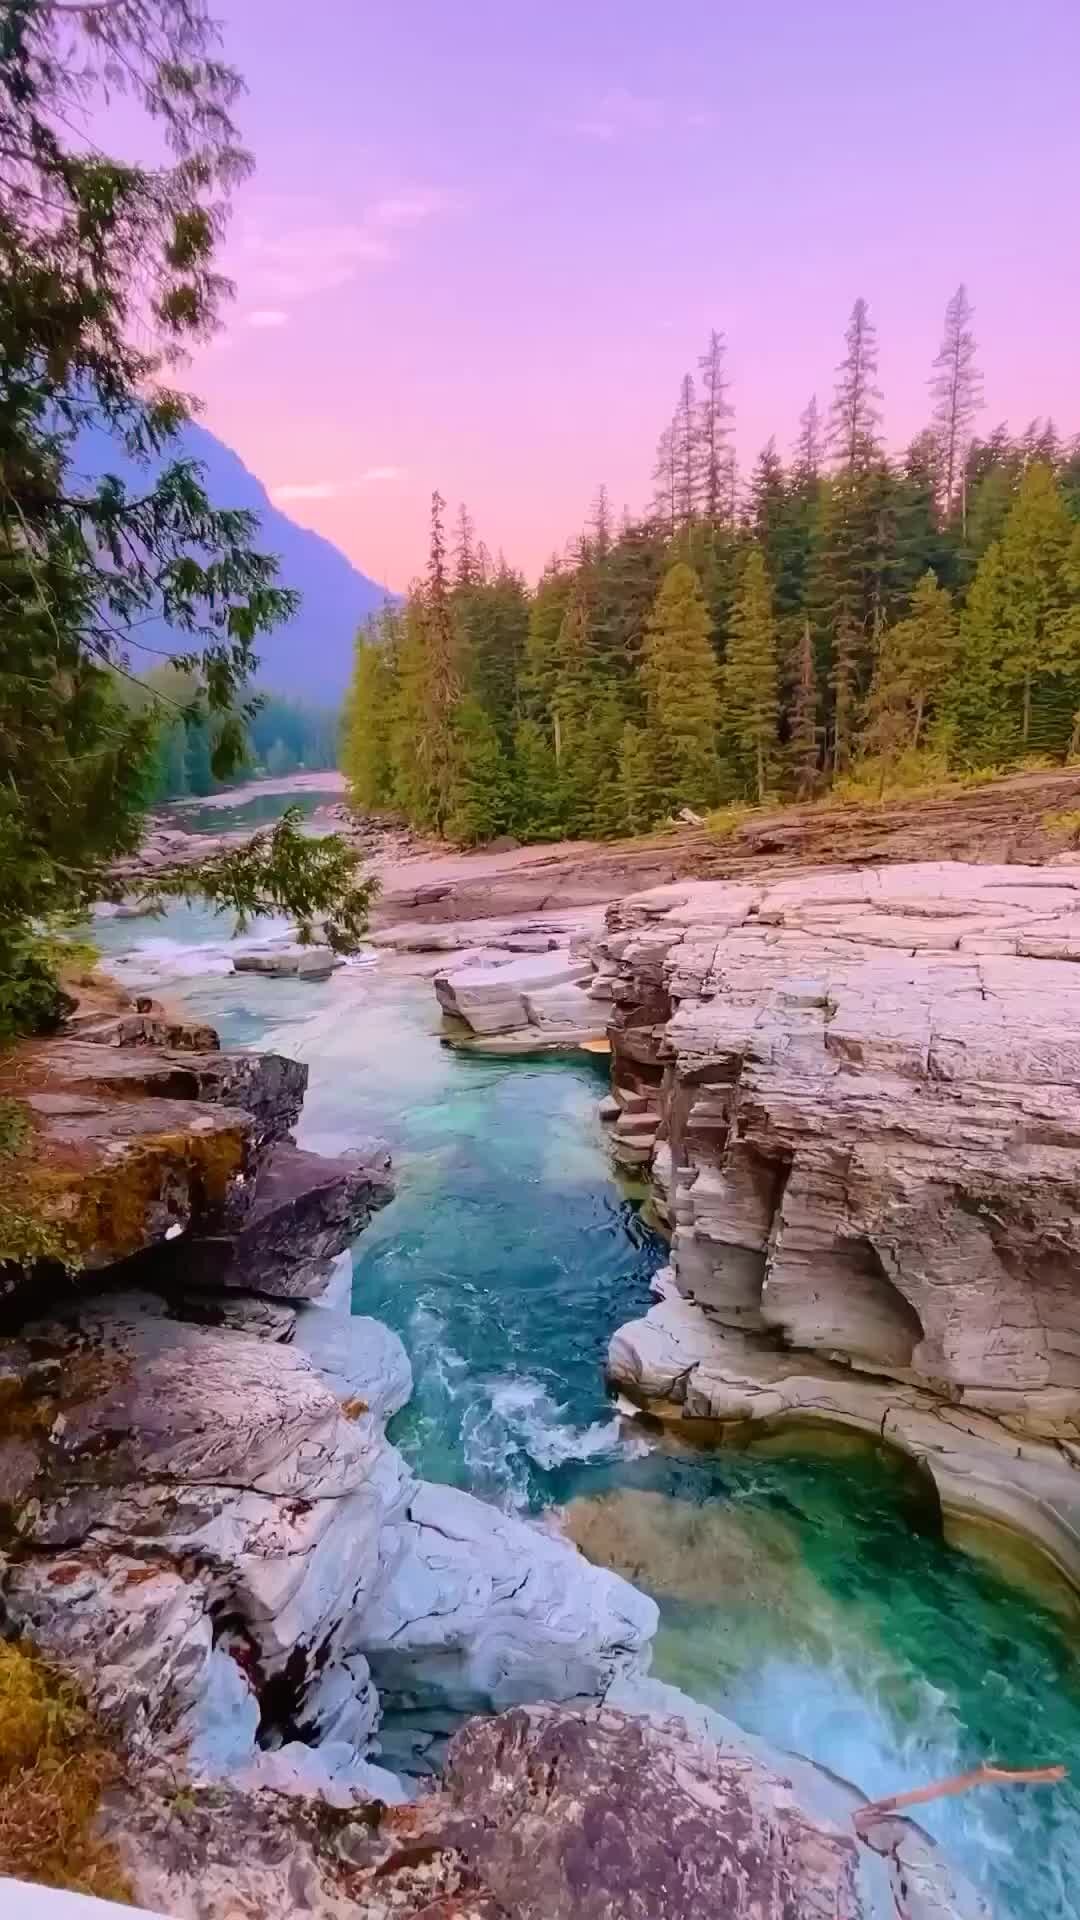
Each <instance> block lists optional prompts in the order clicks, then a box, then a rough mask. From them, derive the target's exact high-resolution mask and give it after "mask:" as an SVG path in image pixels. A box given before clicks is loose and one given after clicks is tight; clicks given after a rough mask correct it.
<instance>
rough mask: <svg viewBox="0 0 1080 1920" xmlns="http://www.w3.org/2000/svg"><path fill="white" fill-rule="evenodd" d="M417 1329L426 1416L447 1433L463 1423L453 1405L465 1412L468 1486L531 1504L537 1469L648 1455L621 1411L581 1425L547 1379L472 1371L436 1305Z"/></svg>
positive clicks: (421, 1315)
mask: <svg viewBox="0 0 1080 1920" xmlns="http://www.w3.org/2000/svg"><path fill="white" fill-rule="evenodd" d="M411 1331H412V1338H411V1340H410V1342H409V1344H410V1347H411V1350H412V1355H413V1363H414V1371H415V1375H416V1382H417V1391H416V1398H417V1399H418V1400H419V1402H420V1407H421V1411H422V1413H423V1415H424V1418H425V1420H426V1421H430V1422H431V1423H432V1424H433V1425H435V1426H439V1427H442V1429H443V1430H444V1431H445V1429H446V1427H447V1426H448V1425H450V1426H452V1425H454V1424H456V1421H455V1420H454V1418H453V1411H452V1410H457V1411H458V1412H459V1413H460V1423H461V1449H462V1453H463V1456H464V1461H465V1466H466V1469H467V1472H468V1485H469V1486H470V1487H472V1488H474V1489H475V1490H476V1491H477V1492H479V1493H482V1494H484V1495H485V1496H486V1497H487V1498H489V1499H494V1500H497V1501H498V1502H499V1503H500V1505H503V1506H506V1507H508V1508H511V1509H514V1510H516V1509H518V1508H522V1507H526V1506H528V1505H529V1502H530V1495H531V1492H532V1489H531V1487H530V1479H531V1474H532V1470H533V1469H534V1468H535V1469H539V1471H540V1472H542V1473H550V1472H552V1471H553V1470H554V1469H555V1468H556V1467H561V1466H565V1465H566V1464H567V1462H569V1461H572V1460H604V1459H607V1460H614V1459H634V1458H636V1457H638V1456H639V1455H641V1454H644V1453H648V1452H649V1450H650V1447H651V1444H652V1443H651V1441H650V1440H649V1439H648V1438H647V1437H646V1436H645V1435H644V1434H643V1433H642V1432H641V1431H640V1429H635V1426H634V1423H633V1422H632V1421H628V1420H627V1419H626V1418H625V1417H624V1416H623V1415H622V1414H620V1413H618V1412H615V1413H614V1414H613V1415H612V1417H611V1418H610V1419H609V1420H594V1421H593V1422H592V1423H591V1424H590V1425H588V1426H575V1425H574V1423H573V1422H572V1421H571V1420H569V1419H568V1417H567V1414H568V1409H567V1407H566V1405H565V1404H563V1403H560V1402H559V1401H558V1400H556V1399H555V1397H554V1395H553V1394H552V1393H551V1392H550V1391H549V1389H548V1387H546V1386H545V1384H544V1382H543V1381H542V1380H538V1379H536V1378H534V1377H533V1376H532V1375H530V1374H496V1375H493V1376H491V1377H484V1376H483V1375H480V1376H478V1375H476V1374H474V1373H472V1372H471V1371H470V1367H469V1363H468V1361H467V1360H466V1359H465V1358H464V1357H463V1356H462V1355H461V1354H460V1353H458V1352H457V1351H456V1350H455V1349H454V1347H453V1346H452V1345H451V1343H450V1341H449V1338H448V1336H447V1332H446V1327H445V1324H444V1322H443V1319H442V1317H441V1315H440V1314H438V1313H437V1312H436V1311H435V1310H434V1309H433V1308H432V1307H431V1306H430V1305H428V1304H426V1303H425V1304H423V1305H421V1306H418V1307H417V1309H416V1311H415V1312H414V1314H413V1317H412V1330H411Z"/></svg>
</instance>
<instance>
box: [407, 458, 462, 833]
mask: <svg viewBox="0 0 1080 1920" xmlns="http://www.w3.org/2000/svg"><path fill="white" fill-rule="evenodd" d="M445 506H446V502H445V501H444V499H443V497H442V495H441V494H440V493H438V492H435V493H433V494H432V496H431V551H430V554H429V557H428V571H427V582H426V585H425V590H424V595H423V600H422V603H421V620H420V625H421V632H422V635H423V686H422V697H421V700H420V711H419V716H418V718H419V731H418V734H417V738H416V757H417V763H418V769H419V775H420V780H421V783H422V785H423V788H424V789H425V791H426V793H427V796H428V798H427V807H426V811H427V814H428V818H429V821H430V824H431V825H432V826H433V827H434V828H435V829H436V831H437V832H441V831H442V828H443V826H444V824H445V822H446V817H447V814H448V812H449V810H450V806H451V804H452V792H453V784H454V716H455V712H456V709H457V704H458V701H459V700H460V698H461V677H460V673H459V669H458V648H457V640H456V636H455V633H454V621H453V615H452V613H451V610H450V591H449V585H448V582H447V577H446V536H445V534H444V532H443V511H444V509H445Z"/></svg>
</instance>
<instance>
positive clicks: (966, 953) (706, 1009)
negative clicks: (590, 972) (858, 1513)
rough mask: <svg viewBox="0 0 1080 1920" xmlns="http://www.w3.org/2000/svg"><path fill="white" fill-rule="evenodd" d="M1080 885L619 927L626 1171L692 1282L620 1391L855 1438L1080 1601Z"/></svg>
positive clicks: (623, 1341) (868, 891) (620, 1110)
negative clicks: (839, 1428)
mask: <svg viewBox="0 0 1080 1920" xmlns="http://www.w3.org/2000/svg"><path fill="white" fill-rule="evenodd" d="M1078 960H1080V876H1078V875H1077V874H1076V872H1075V870H1073V869H1057V870H1052V871H1051V870H1047V869H1045V868H1024V867H1015V866H1007V867H993V866H982V867H971V866H964V865H961V864H959V863H957V864H953V863H938V864H932V865H912V866H908V867H905V866H896V867H887V868H878V869H864V870H859V871H854V872H852V871H846V870H845V871H835V872H830V871H828V870H826V871H817V872H811V873H805V874H800V875H795V876H782V877H776V878H775V879H774V880H773V881H772V882H769V881H764V880H763V881H761V882H758V883H754V884H735V883H703V884H689V885H677V886H669V887H664V888H658V889H656V890H654V891H653V892H651V893H646V894H642V895H638V896H636V897H635V898H633V899H631V900H628V901H625V902H623V903H622V904H621V905H619V906H616V907H613V908H612V909H610V910H609V913H608V925H607V930H606V932H605V934H604V935H603V937H602V938H601V939H600V940H599V941H598V942H597V943H596V946H595V948H594V966H595V975H594V980H593V983H592V985H591V987H590V988H589V989H588V990H589V992H590V994H591V995H593V996H596V995H602V996H604V997H606V998H607V999H608V1000H609V1002H610V1014H611V1024H610V1027H609V1035H610V1040H611V1046H612V1053H613V1085H612V1099H611V1101H610V1103H608V1105H607V1107H606V1109H605V1117H606V1118H607V1119H608V1121H609V1123H610V1125H611V1130H612V1142H613V1147H614V1151H615V1153H616V1156H617V1158H618V1159H620V1160H621V1162H622V1163H623V1164H624V1165H625V1166H627V1167H628V1168H641V1169H644V1170H646V1171H647V1173H648V1176H649V1178H650V1180H651V1184H652V1192H653V1197H654V1204H655V1206H656V1208H657V1210H658V1212H659V1214H660V1216H661V1217H662V1218H663V1219H664V1220H665V1221H666V1223H667V1225H668V1226H669V1228H670V1231H671V1236H672V1273H673V1282H672V1283H670V1284H669V1285H668V1287H667V1297H666V1298H664V1299H663V1300H661V1302H660V1304H659V1305H658V1306H657V1307H656V1308H655V1309H654V1310H653V1311H652V1312H651V1313H650V1314H649V1315H648V1316H647V1318H646V1319H645V1320H644V1321H640V1322H637V1323H634V1324H632V1325H631V1326H630V1327H628V1328H623V1329H621V1330H620V1332H619V1333H618V1334H617V1335H616V1337H615V1340H614V1342H613V1345H612V1350H611V1357H610V1371H611V1374H612V1377H613V1379H614V1380H615V1381H616V1382H617V1383H618V1384H619V1385H621V1386H623V1387H625V1388H627V1389H629V1390H630V1391H631V1392H632V1393H633V1394H634V1395H635V1396H636V1397H637V1398H638V1399H639V1400H642V1401H645V1402H647V1403H649V1404H651V1405H653V1406H654V1407H657V1408H664V1409H666V1410H667V1411H668V1412H669V1413H671V1414H674V1415H675V1417H679V1418H684V1419H693V1420H703V1421H706V1422H711V1423H714V1424H717V1425H719V1426H721V1427H724V1428H728V1429H732V1430H734V1429H737V1428H739V1427H743V1428H746V1427H749V1426H750V1425H751V1424H752V1423H754V1422H762V1423H765V1424H771V1425H775V1424H777V1423H781V1422H785V1421H786V1422H791V1421H795V1420H801V1421H818V1422H828V1423H839V1424H847V1425H855V1426H858V1427H860V1428H862V1429H863V1430H864V1431H866V1432H868V1433H875V1434H877V1435H879V1436H881V1437H882V1438H884V1439H887V1440H890V1441H892V1442H893V1443H895V1444H896V1445H897V1446H899V1447H900V1448H901V1449H903V1450H904V1451H905V1452H908V1453H909V1454H911V1455H912V1456H914V1457H915V1458H917V1459H920V1460H922V1461H924V1462H925V1464H926V1465H927V1467H928V1469H929V1471H930V1472H931V1473H932V1475H933V1477H934V1479H935V1481H936V1484H937V1487H938V1491H939V1493H940V1495H941V1498H942V1502H943V1505H944V1506H945V1508H946V1511H947V1513H951V1514H952V1515H953V1516H954V1517H955V1518H956V1519H957V1520H959V1519H960V1518H961V1517H963V1516H965V1515H967V1516H969V1517H974V1516H981V1517H983V1518H992V1519H996V1520H999V1521H1003V1522H1006V1523H1008V1524H1009V1525H1011V1526H1020V1527H1021V1528H1022V1530H1023V1531H1025V1532H1026V1533H1027V1534H1029V1535H1030V1536H1031V1537H1032V1538H1034V1539H1035V1540H1036V1541H1037V1542H1038V1544H1039V1545H1040V1547H1041V1548H1042V1549H1043V1550H1044V1551H1045V1553H1046V1554H1048V1555H1049V1557H1050V1558H1051V1559H1052V1560H1053V1561H1054V1562H1055V1564H1056V1565H1057V1566H1058V1568H1059V1569H1060V1570H1061V1571H1063V1572H1065V1573H1066V1574H1067V1576H1068V1577H1069V1579H1070V1580H1071V1581H1072V1582H1073V1583H1074V1584H1077V1585H1080V1475H1078V1473H1077V1466H1078V1465H1080V1037H1078V1035H1080V967H1078V965H1077V961H1078Z"/></svg>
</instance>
